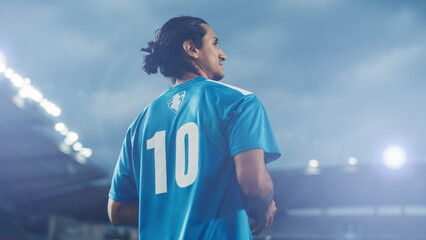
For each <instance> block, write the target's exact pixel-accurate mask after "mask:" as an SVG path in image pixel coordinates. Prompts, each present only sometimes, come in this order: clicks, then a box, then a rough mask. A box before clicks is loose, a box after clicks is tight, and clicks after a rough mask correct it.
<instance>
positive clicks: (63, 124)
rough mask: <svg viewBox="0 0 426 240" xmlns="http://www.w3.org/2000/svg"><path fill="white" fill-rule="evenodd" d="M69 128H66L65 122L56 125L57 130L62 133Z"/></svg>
mask: <svg viewBox="0 0 426 240" xmlns="http://www.w3.org/2000/svg"><path fill="white" fill-rule="evenodd" d="M66 128H67V126H65V123H63V122H59V123H57V124H55V130H56V131H58V132H61V131H63V130H65V129H66Z"/></svg>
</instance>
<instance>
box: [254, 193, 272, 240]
mask: <svg viewBox="0 0 426 240" xmlns="http://www.w3.org/2000/svg"><path fill="white" fill-rule="evenodd" d="M276 212H277V207H276V206H275V202H274V200H272V202H271V203H270V204H269V206H267V207H266V208H263V209H253V208H249V209H248V211H247V213H248V215H249V217H250V218H252V219H253V220H254V222H253V223H252V224H250V230H251V234H252V235H253V236H258V235H259V234H260V233H262V232H263V231H266V230H267V229H268V228H269V227H270V226H271V223H272V222H273V221H274V215H275V213H276Z"/></svg>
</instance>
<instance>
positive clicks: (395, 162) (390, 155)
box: [383, 145, 406, 169]
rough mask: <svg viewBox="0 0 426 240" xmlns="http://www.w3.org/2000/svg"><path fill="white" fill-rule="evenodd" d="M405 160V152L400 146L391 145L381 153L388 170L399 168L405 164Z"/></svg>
mask: <svg viewBox="0 0 426 240" xmlns="http://www.w3.org/2000/svg"><path fill="white" fill-rule="evenodd" d="M405 160H406V155H405V150H404V149H403V148H402V147H401V146H398V145H391V146H388V147H387V148H386V149H385V151H384V152H383V162H384V163H385V165H386V166H387V167H388V168H391V169H398V168H401V167H402V166H403V165H404V164H405Z"/></svg>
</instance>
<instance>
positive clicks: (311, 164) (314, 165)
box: [309, 159, 319, 168]
mask: <svg viewBox="0 0 426 240" xmlns="http://www.w3.org/2000/svg"><path fill="white" fill-rule="evenodd" d="M318 166H319V162H318V160H315V159H311V160H309V167H312V168H317V167H318Z"/></svg>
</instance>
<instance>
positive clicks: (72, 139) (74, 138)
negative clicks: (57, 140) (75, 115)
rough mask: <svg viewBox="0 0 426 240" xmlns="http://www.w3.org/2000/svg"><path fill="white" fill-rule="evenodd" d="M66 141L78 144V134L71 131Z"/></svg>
mask: <svg viewBox="0 0 426 240" xmlns="http://www.w3.org/2000/svg"><path fill="white" fill-rule="evenodd" d="M65 139H68V140H69V142H71V143H74V142H76V141H77V140H78V134H77V133H75V132H72V131H70V132H68V134H67V136H66V138H65Z"/></svg>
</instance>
